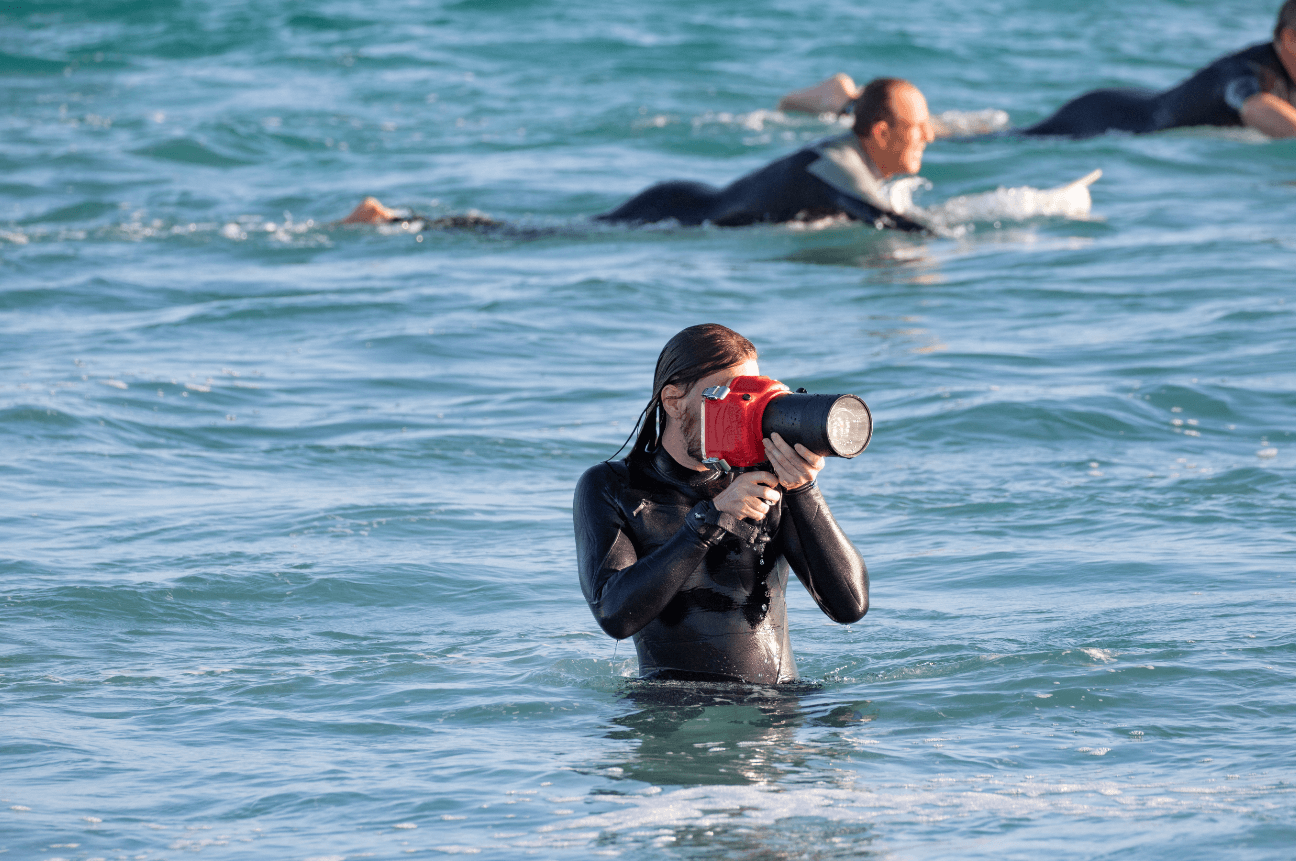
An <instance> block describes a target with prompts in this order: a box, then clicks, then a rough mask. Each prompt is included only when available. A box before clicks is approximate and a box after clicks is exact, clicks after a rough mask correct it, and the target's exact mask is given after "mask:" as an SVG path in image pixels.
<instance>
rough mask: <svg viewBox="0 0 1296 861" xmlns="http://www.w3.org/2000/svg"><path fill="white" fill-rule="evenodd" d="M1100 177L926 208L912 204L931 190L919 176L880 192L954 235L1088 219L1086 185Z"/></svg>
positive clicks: (957, 199) (1097, 174) (1090, 205)
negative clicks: (973, 227)
mask: <svg viewBox="0 0 1296 861" xmlns="http://www.w3.org/2000/svg"><path fill="white" fill-rule="evenodd" d="M1101 175H1102V172H1101V171H1097V170H1095V171H1093V172H1091V173H1089V174H1086V175H1085V176H1083V177H1081V178H1079V179H1077V180H1074V181H1073V182H1069V183H1066V184H1065V185H1059V186H1057V187H1055V188H1044V189H1040V188H1032V187H1030V186H1019V187H1015V188H1005V187H1003V186H1000V187H999V188H997V189H995V190H994V191H987V192H983V193H981V194H966V195H960V196H958V197H952V198H950V199H949V200H946V201H944V202H943V203H938V204H935V205H933V206H928V207H922V206H919V205H917V204H916V203H914V196H915V195H916V194H917V193H918V192H920V191H925V190H927V189H930V188H931V187H932V186H931V183H930V182H928V181H927V180H925V179H923V178H922V177H917V176H908V177H902V178H901V179H897V180H893V181H892V182H890V183H888V184H886V185H885V186H884V188H883V190H884V193H885V194H886V196H887V202H888V203H889V204H890V205H891V207H892V208H893V209H894V210H895V211H896V212H899V213H901V214H903V215H907V216H909V217H911V218H914V219H915V220H918V221H922V222H924V223H926V224H930V225H931V226H932V227H933V229H935V230H936V231H937V232H945V233H958V232H960V228H964V227H965V226H966V225H970V224H984V223H995V224H998V223H1000V222H1004V221H1030V220H1031V219H1035V218H1067V219H1077V220H1084V219H1088V218H1089V217H1090V213H1091V211H1092V209H1093V198H1092V197H1091V196H1090V194H1089V186H1090V185H1092V184H1093V183H1094V182H1095V181H1097V179H1098V178H1099V177H1100V176H1101Z"/></svg>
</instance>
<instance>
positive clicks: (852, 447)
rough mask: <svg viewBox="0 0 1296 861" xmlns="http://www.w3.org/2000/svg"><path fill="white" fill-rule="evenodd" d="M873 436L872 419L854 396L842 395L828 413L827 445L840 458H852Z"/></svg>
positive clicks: (866, 409)
mask: <svg viewBox="0 0 1296 861" xmlns="http://www.w3.org/2000/svg"><path fill="white" fill-rule="evenodd" d="M871 436H873V417H872V416H870V415H869V411H868V407H866V406H864V402H863V401H861V400H860V399H859V398H857V397H855V396H854V395H842V396H841V397H840V398H838V399H837V403H835V404H833V405H832V409H830V410H829V411H828V444H829V445H831V446H832V447H833V451H835V452H837V454H838V455H839V456H841V457H854V456H855V455H857V454H859V453H860V452H862V451H863V450H864V447H865V446H867V445H868V444H869V437H871Z"/></svg>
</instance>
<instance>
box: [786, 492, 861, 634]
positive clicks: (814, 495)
mask: <svg viewBox="0 0 1296 861" xmlns="http://www.w3.org/2000/svg"><path fill="white" fill-rule="evenodd" d="M783 511H784V518H783V529H782V530H781V532H782V544H783V547H782V550H783V555H784V557H785V558H786V559H787V561H788V564H789V565H790V566H792V570H793V571H794V572H795V573H796V575H797V577H798V579H800V580H801V583H802V584H803V585H804V586H805V587H806V591H808V592H809V593H810V594H811V596H813V597H814V599H815V602H816V603H817V604H818V605H819V609H821V610H823V611H824V613H825V614H827V616H828V618H830V619H832V620H833V621H834V622H841V623H842V624H850V623H851V622H857V621H859V620H860V619H861V618H863V616H864V614H865V613H867V612H868V607H869V580H868V569H867V568H866V567H865V566H864V560H863V559H862V558H860V554H859V551H858V550H856V549H855V545H854V544H852V543H851V541H850V539H849V538H847V537H846V534H845V533H844V532H842V530H841V527H840V526H838V525H837V520H836V518H834V517H833V515H832V512H831V511H829V510H828V503H827V502H826V501H825V500H824V498H823V494H822V493H820V492H819V486H818V485H817V484H814V483H811V484H810V485H808V486H807V487H804V488H797V489H796V490H791V491H788V492H787V493H785V494H784V495H783Z"/></svg>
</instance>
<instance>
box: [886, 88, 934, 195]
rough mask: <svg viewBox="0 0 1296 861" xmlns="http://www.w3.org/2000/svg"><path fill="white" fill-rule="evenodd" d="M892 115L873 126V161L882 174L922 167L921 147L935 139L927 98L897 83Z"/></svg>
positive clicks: (911, 171)
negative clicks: (883, 121)
mask: <svg viewBox="0 0 1296 861" xmlns="http://www.w3.org/2000/svg"><path fill="white" fill-rule="evenodd" d="M891 112H892V114H894V117H893V119H892V120H891V121H889V122H887V123H886V124H885V126H882V125H881V124H878V125H875V126H874V127H873V140H874V144H875V148H876V149H875V152H874V153H873V155H874V161H875V162H876V163H877V167H878V170H880V171H882V175H883V176H884V177H887V176H891V175H892V174H897V173H917V172H918V171H920V170H922V157H923V151H924V150H926V149H927V144H929V143H931V142H932V141H933V140H935V139H936V133H935V132H934V131H933V130H932V125H931V117H930V115H929V114H928V113H927V100H926V99H925V98H923V94H922V93H920V92H918V88H917V87H900V88H899V89H898V90H896V91H895V92H893V93H892V94H891Z"/></svg>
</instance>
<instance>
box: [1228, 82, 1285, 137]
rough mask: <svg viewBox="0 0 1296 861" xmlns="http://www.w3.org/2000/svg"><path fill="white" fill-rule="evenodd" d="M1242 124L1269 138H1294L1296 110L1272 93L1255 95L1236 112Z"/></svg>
mask: <svg viewBox="0 0 1296 861" xmlns="http://www.w3.org/2000/svg"><path fill="white" fill-rule="evenodd" d="M1238 114H1239V115H1240V116H1241V117H1242V122H1244V123H1246V124H1247V125H1248V126H1250V127H1251V128H1253V129H1255V130H1256V131H1258V132H1261V133H1262V134H1266V135H1268V136H1269V137H1271V138H1290V137H1296V108H1294V107H1292V106H1291V105H1289V104H1288V103H1287V102H1285V101H1283V100H1282V99H1280V98H1278V97H1277V96H1275V95H1274V94H1273V93H1256V94H1255V95H1253V96H1251V97H1250V98H1248V99H1247V100H1246V101H1245V102H1243V103H1242V109H1241V110H1240V111H1238Z"/></svg>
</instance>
